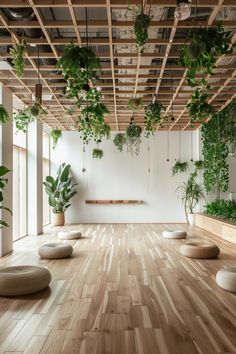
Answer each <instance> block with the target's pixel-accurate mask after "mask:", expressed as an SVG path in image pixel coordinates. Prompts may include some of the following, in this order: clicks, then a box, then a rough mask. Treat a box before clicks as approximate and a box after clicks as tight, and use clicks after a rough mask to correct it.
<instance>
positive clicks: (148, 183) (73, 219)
mask: <svg viewBox="0 0 236 354" xmlns="http://www.w3.org/2000/svg"><path fill="white" fill-rule="evenodd" d="M181 142H182V156H181V159H182V161H186V160H187V161H188V162H189V163H190V164H191V162H190V159H191V148H190V146H191V134H190V132H182V133H181ZM148 144H149V145H150V149H151V150H150V168H151V171H150V173H148V152H147V150H148ZM198 145H199V137H198V132H194V133H193V146H194V158H195V159H198ZM178 146H179V133H178V132H171V133H170V161H169V162H167V161H166V158H167V156H166V154H167V133H166V132H158V133H157V135H156V137H155V139H153V138H151V139H148V140H147V139H143V142H142V147H141V153H140V156H138V157H136V156H135V157H132V156H130V155H129V154H128V153H126V152H119V151H118V150H117V149H116V148H115V146H114V145H113V142H112V141H111V140H110V141H105V142H103V143H102V144H101V148H102V149H103V150H104V158H103V159H101V160H97V159H93V158H92V149H93V147H94V146H93V143H90V144H89V146H86V165H85V168H86V172H85V173H84V174H83V173H82V167H83V153H82V149H83V146H82V144H81V140H80V138H79V133H78V132H63V137H62V139H61V140H60V141H59V143H58V145H57V147H56V149H55V150H52V152H51V159H52V174H53V175H55V171H56V168H57V167H58V166H59V164H61V163H63V162H66V163H69V164H71V166H72V171H73V174H74V177H75V180H76V181H78V183H79V193H78V194H77V195H76V196H75V197H74V198H73V200H72V206H71V207H70V208H69V209H68V210H67V212H66V222H67V223H85V222H88V223H92V222H94V223H96V222H99V223H100V222H104V223H105V222H164V223H165V222H185V218H184V210H183V206H182V203H181V199H180V198H178V196H177V193H176V191H175V190H176V188H177V186H178V185H179V184H180V183H181V181H183V180H186V179H187V177H188V174H189V172H188V173H184V174H180V175H177V176H175V177H172V176H171V172H170V169H171V167H172V166H173V164H174V163H175V158H176V159H178V158H179V156H178ZM190 170H191V169H189V171H190ZM86 199H141V200H143V201H144V202H145V203H144V204H143V205H86V204H85V200H86Z"/></svg>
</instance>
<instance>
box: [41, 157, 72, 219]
mask: <svg viewBox="0 0 236 354" xmlns="http://www.w3.org/2000/svg"><path fill="white" fill-rule="evenodd" d="M43 184H44V186H45V191H46V193H47V194H48V202H49V205H50V206H51V207H52V211H53V213H64V212H65V210H66V209H67V208H69V206H70V205H71V204H70V200H71V198H72V197H73V196H74V195H75V194H76V193H77V192H78V190H77V188H76V186H77V185H78V184H77V183H75V184H73V182H72V177H71V166H70V165H66V164H65V163H63V164H62V165H60V167H59V169H58V171H57V177H56V178H53V177H52V176H47V177H46V181H45V182H43Z"/></svg>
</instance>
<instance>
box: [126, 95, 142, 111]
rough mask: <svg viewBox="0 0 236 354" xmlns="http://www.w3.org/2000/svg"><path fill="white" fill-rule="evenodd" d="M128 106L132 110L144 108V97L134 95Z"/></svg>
mask: <svg viewBox="0 0 236 354" xmlns="http://www.w3.org/2000/svg"><path fill="white" fill-rule="evenodd" d="M128 108H129V109H131V110H132V111H135V110H138V109H142V108H143V99H142V97H132V98H130V99H129V101H128Z"/></svg>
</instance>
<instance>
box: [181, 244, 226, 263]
mask: <svg viewBox="0 0 236 354" xmlns="http://www.w3.org/2000/svg"><path fill="white" fill-rule="evenodd" d="M180 252H181V254H182V255H183V256H185V257H190V258H202V259H203V258H216V257H217V256H218V255H219V254H220V249H219V247H218V246H216V245H214V244H210V243H204V242H188V243H185V244H184V245H182V246H181V247H180Z"/></svg>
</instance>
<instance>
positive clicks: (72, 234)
mask: <svg viewBox="0 0 236 354" xmlns="http://www.w3.org/2000/svg"><path fill="white" fill-rule="evenodd" d="M57 236H58V237H59V238H60V239H61V240H75V239H77V238H80V237H81V232H79V231H76V230H71V231H70V230H68V231H59V232H58V233H57Z"/></svg>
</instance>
